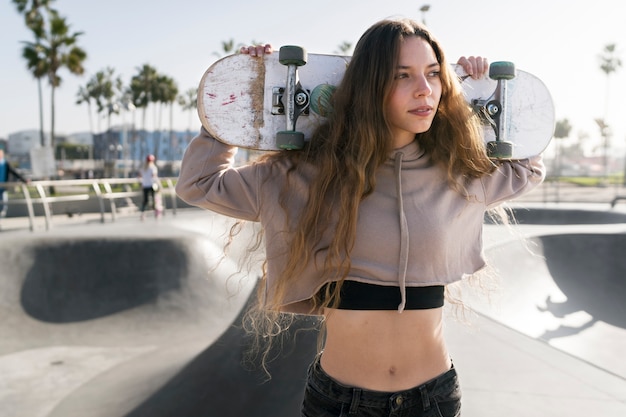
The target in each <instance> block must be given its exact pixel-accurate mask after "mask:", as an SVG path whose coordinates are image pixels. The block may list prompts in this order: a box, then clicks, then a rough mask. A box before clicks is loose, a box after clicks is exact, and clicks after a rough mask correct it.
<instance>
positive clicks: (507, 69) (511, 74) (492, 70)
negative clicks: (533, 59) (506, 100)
mask: <svg viewBox="0 0 626 417" xmlns="http://www.w3.org/2000/svg"><path fill="white" fill-rule="evenodd" d="M489 78H491V79H492V80H512V79H513V78H515V64H514V63H512V62H509V61H496V62H492V63H491V65H489Z"/></svg>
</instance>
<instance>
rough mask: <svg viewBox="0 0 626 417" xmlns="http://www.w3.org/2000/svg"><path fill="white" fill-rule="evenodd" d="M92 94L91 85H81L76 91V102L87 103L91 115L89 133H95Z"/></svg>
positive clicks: (79, 103)
mask: <svg viewBox="0 0 626 417" xmlns="http://www.w3.org/2000/svg"><path fill="white" fill-rule="evenodd" d="M91 100H92V96H91V93H90V91H89V85H86V86H81V87H79V88H78V91H77V92H76V104H78V105H81V104H83V103H85V104H87V115H88V117H89V133H91V134H93V133H94V130H93V109H92V108H91Z"/></svg>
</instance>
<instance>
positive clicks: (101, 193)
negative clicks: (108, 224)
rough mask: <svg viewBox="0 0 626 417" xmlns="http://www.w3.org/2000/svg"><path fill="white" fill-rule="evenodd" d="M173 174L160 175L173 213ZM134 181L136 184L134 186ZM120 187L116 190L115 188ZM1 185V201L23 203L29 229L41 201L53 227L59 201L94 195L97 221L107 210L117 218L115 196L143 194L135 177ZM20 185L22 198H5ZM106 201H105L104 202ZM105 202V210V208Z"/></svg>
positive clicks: (164, 192) (103, 220)
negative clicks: (54, 206) (55, 205)
mask: <svg viewBox="0 0 626 417" xmlns="http://www.w3.org/2000/svg"><path fill="white" fill-rule="evenodd" d="M175 180H176V179H175V178H159V182H160V184H161V187H160V191H159V192H161V193H162V194H163V196H164V197H165V196H169V197H170V209H171V211H172V213H173V214H176V209H177V198H176V192H175V191H174V181H175ZM133 185H135V186H137V185H138V187H135V189H133ZM120 186H121V188H122V190H119V189H118V188H120ZM0 188H4V189H5V193H4V194H5V199H4V201H2V202H0V203H2V204H5V205H7V204H8V205H25V206H26V209H27V211H28V220H29V229H30V230H31V231H34V230H35V218H36V215H35V207H36V205H37V204H40V205H41V207H42V210H43V216H44V218H45V226H46V230H49V229H50V228H51V227H52V217H53V209H52V204H55V203H62V202H81V201H87V200H90V199H93V198H95V199H97V201H98V207H99V212H100V221H101V222H102V223H104V222H105V216H106V213H107V211H108V212H109V213H110V215H111V220H112V221H115V220H116V214H117V212H118V208H117V204H116V200H119V199H122V198H132V197H141V196H143V190H142V187H141V181H140V180H139V179H138V178H98V179H82V180H46V181H32V182H29V183H22V182H0ZM11 188H13V189H17V188H19V189H20V190H21V194H22V196H23V198H15V195H14V196H13V197H12V198H9V199H7V198H6V195H7V193H8V192H9V190H10V189H11ZM107 202H108V204H107ZM107 206H108V210H107Z"/></svg>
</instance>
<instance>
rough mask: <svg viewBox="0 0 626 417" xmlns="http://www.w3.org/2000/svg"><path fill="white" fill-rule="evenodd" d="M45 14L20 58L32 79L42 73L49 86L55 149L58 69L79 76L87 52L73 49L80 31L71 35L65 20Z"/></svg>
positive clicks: (76, 48) (51, 135) (52, 145)
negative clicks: (32, 76)
mask: <svg viewBox="0 0 626 417" xmlns="http://www.w3.org/2000/svg"><path fill="white" fill-rule="evenodd" d="M47 12H48V13H47V18H48V19H47V20H46V19H40V20H38V21H37V23H36V24H35V23H33V26H32V27H30V29H31V30H32V31H33V33H34V35H35V41H34V42H24V44H25V46H24V49H23V53H22V55H23V56H24V57H25V58H26V59H27V64H28V66H29V69H31V71H32V72H33V75H35V77H37V76H38V75H39V74H40V71H43V70H45V76H46V77H47V79H48V84H49V85H50V141H51V142H50V145H51V147H52V148H53V149H54V141H55V137H54V112H55V100H54V93H55V91H56V89H57V88H58V87H59V86H60V85H61V82H62V79H61V77H60V76H59V70H60V69H62V68H67V69H68V70H69V71H70V73H72V74H77V75H81V74H82V73H83V72H84V71H85V69H84V67H83V61H84V60H85V59H86V58H87V53H86V52H85V51H84V50H83V49H81V48H79V47H78V46H76V42H77V40H78V38H79V37H80V36H81V35H82V32H74V33H70V26H69V25H68V24H67V21H66V19H65V18H64V17H61V16H60V15H59V14H58V13H57V12H56V11H55V10H52V9H47ZM33 63H37V65H36V66H35V67H34V68H35V69H33V68H32V67H31V65H32V64H33Z"/></svg>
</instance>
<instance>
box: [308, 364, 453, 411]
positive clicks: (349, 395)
mask: <svg viewBox="0 0 626 417" xmlns="http://www.w3.org/2000/svg"><path fill="white" fill-rule="evenodd" d="M460 415H461V388H460V385H459V382H458V377H457V374H456V370H455V369H454V366H452V368H451V369H450V370H449V371H447V372H445V373H443V374H441V375H439V376H438V377H436V378H434V379H431V380H430V381H428V382H426V383H424V384H422V385H420V386H417V387H415V388H411V389H408V390H405V391H399V392H380V391H369V390H365V389H361V388H355V387H347V386H345V385H341V384H340V383H338V382H337V381H335V380H334V379H333V378H332V377H330V376H329V375H328V374H326V372H324V370H323V369H322V367H321V366H320V361H319V357H318V358H317V360H316V361H315V362H314V363H313V364H312V365H311V366H310V368H309V376H308V381H307V385H306V388H305V392H304V401H303V403H302V417H350V416H355V417H383V416H385V417H460Z"/></svg>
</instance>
